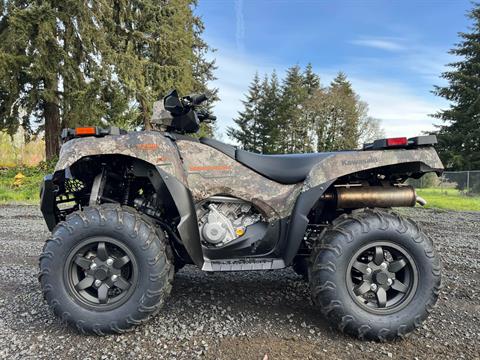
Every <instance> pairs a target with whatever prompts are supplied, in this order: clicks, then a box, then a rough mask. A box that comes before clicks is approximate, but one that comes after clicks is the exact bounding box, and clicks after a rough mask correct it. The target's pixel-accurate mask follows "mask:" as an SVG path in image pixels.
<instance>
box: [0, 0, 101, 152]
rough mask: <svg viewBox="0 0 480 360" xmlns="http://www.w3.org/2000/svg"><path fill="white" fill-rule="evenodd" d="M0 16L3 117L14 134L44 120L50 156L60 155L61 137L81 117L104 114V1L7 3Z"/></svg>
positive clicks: (0, 104)
mask: <svg viewBox="0 0 480 360" xmlns="http://www.w3.org/2000/svg"><path fill="white" fill-rule="evenodd" d="M5 4H6V5H5V8H4V9H3V12H2V15H1V18H0V119H2V120H1V121H2V123H1V124H0V126H1V128H6V129H8V130H9V132H10V133H12V132H14V131H16V129H17V128H18V126H20V125H22V126H23V127H25V128H26V129H27V130H30V131H31V130H32V127H33V126H34V124H32V123H31V119H36V120H37V121H42V122H43V124H42V126H41V129H43V130H44V131H45V142H46V155H47V158H48V159H50V158H52V157H53V156H55V155H56V154H57V153H58V149H59V142H58V135H59V132H60V129H61V127H62V126H67V125H68V124H69V123H70V122H71V121H74V120H76V119H77V118H78V117H79V116H89V115H98V114H99V113H102V108H103V107H104V101H103V99H102V97H101V95H100V89H101V87H102V81H101V79H102V78H104V77H105V71H106V70H105V68H104V67H103V66H102V59H101V52H102V51H103V49H104V47H105V43H104V42H103V39H104V37H103V35H102V29H101V27H100V26H99V25H98V17H97V14H98V13H100V10H99V7H101V6H102V5H103V2H92V3H88V4H87V3H84V2H81V1H77V2H57V1H51V0H49V1H48V0H47V1H40V2H39V1H33V0H30V1H29V0H26V1H6V2H5Z"/></svg>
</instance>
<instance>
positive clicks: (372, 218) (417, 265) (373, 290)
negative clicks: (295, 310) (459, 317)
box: [309, 210, 440, 340]
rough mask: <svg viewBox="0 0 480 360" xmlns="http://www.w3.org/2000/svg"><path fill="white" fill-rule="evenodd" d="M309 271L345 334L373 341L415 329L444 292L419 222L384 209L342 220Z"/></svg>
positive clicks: (319, 298)
mask: <svg viewBox="0 0 480 360" xmlns="http://www.w3.org/2000/svg"><path fill="white" fill-rule="evenodd" d="M309 273H310V287H311V291H312V297H313V300H314V302H315V303H316V304H318V305H319V306H320V309H321V311H322V312H323V314H324V315H325V316H326V317H327V318H328V319H329V320H330V321H333V322H334V323H335V324H336V325H337V326H338V327H339V329H340V330H342V331H343V332H345V333H348V334H350V335H353V336H356V337H359V338H362V339H368V340H386V339H392V338H395V337H398V336H404V335H406V334H407V333H409V332H411V331H412V330H414V329H415V328H416V327H418V326H419V325H420V324H421V322H422V321H423V320H424V319H425V318H426V317H427V316H428V313H429V311H430V310H431V308H432V307H433V305H434V304H435V302H436V300H437V297H438V292H439V288H440V263H439V259H438V258H437V257H436V255H435V251H434V248H433V244H432V242H431V241H430V239H429V238H428V237H427V236H426V235H425V234H424V233H423V232H422V231H421V230H420V229H419V228H418V226H417V225H416V224H415V223H414V222H413V221H411V220H409V219H405V218H403V217H401V216H399V215H397V214H394V213H390V212H385V211H378V210H362V211H358V212H355V213H354V214H352V215H348V216H346V215H345V216H343V217H341V218H339V219H337V220H336V221H335V222H334V224H333V226H332V227H331V228H330V229H327V230H326V231H324V232H323V233H322V234H321V235H320V237H319V239H317V241H316V243H315V247H314V250H313V252H312V255H311V259H310V268H309Z"/></svg>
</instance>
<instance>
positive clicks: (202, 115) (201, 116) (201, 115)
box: [197, 110, 217, 122]
mask: <svg viewBox="0 0 480 360" xmlns="http://www.w3.org/2000/svg"><path fill="white" fill-rule="evenodd" d="M197 116H198V120H200V121H204V122H209V121H208V120H210V121H215V120H217V117H216V116H214V115H212V114H210V113H209V112H208V111H206V110H200V111H197Z"/></svg>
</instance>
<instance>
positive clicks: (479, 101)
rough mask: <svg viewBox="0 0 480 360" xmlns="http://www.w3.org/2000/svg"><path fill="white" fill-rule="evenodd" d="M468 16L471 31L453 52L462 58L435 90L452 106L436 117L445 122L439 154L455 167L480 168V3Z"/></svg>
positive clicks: (463, 37)
mask: <svg viewBox="0 0 480 360" xmlns="http://www.w3.org/2000/svg"><path fill="white" fill-rule="evenodd" d="M468 17H469V18H470V19H471V20H472V22H473V24H472V26H471V27H470V32H469V33H463V32H462V33H460V34H459V36H460V42H459V43H458V44H457V45H456V46H455V48H453V49H452V50H451V51H450V54H453V55H455V56H457V57H459V58H460V60H459V61H456V62H454V63H451V64H449V66H450V67H451V68H452V69H451V70H450V71H447V72H444V73H443V74H442V78H444V79H446V80H447V81H448V85H447V86H444V87H441V86H436V87H435V90H434V93H435V94H436V95H438V96H441V97H443V98H445V99H447V100H448V101H450V103H451V104H450V107H449V108H448V109H446V110H441V111H439V112H438V113H437V114H435V116H436V117H437V118H439V119H441V120H443V121H444V123H445V124H444V125H443V126H441V127H440V129H439V130H438V132H437V135H438V138H439V146H438V147H437V149H438V150H439V154H440V157H441V158H442V160H443V162H444V164H445V165H446V166H447V167H449V168H452V169H454V170H474V169H479V168H480V47H479V44H480V4H475V5H474V8H473V9H472V10H471V12H470V13H469V15H468Z"/></svg>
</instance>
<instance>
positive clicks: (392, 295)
mask: <svg viewBox="0 0 480 360" xmlns="http://www.w3.org/2000/svg"><path fill="white" fill-rule="evenodd" d="M204 100H206V96H204V95H196V96H187V97H184V98H180V97H179V96H178V94H177V92H176V91H172V92H171V93H170V94H168V95H167V96H166V97H165V98H164V99H163V100H162V101H160V102H157V103H156V104H155V106H154V115H153V118H152V122H153V123H154V124H156V127H157V128H158V130H155V131H140V132H126V131H123V130H120V129H118V128H109V129H102V128H99V127H87V128H77V129H65V130H64V131H63V133H62V138H63V141H64V143H63V146H62V149H61V153H60V158H59V161H58V163H57V165H56V169H55V172H54V173H53V174H51V175H47V176H46V177H45V179H44V183H43V186H42V191H41V210H42V212H43V215H44V217H45V221H46V223H47V225H48V227H49V229H50V230H51V231H52V236H51V237H50V239H48V240H47V242H46V244H45V247H44V250H43V254H42V255H41V257H40V282H41V286H42V289H43V292H44V295H45V298H46V301H47V302H48V304H49V305H50V306H51V308H52V309H53V311H54V312H55V314H56V315H57V316H58V317H60V318H61V319H62V320H64V321H66V322H68V323H69V324H71V325H73V326H75V327H76V328H77V329H78V330H80V331H82V332H93V333H96V334H99V335H101V334H106V333H116V332H123V331H124V330H127V329H129V328H131V327H133V326H134V325H137V324H140V323H142V322H144V321H145V320H147V319H148V318H149V317H150V316H151V315H153V314H155V313H156V312H157V311H159V310H160V309H161V307H162V305H163V304H164V302H165V299H166V298H167V296H168V295H169V293H170V290H171V287H172V282H173V278H174V272H175V271H176V270H178V269H180V268H181V267H182V266H184V265H185V264H194V265H195V266H197V267H198V268H199V269H201V270H203V271H248V270H276V269H283V268H286V267H288V266H293V268H294V269H295V270H296V271H297V272H299V273H300V274H302V275H303V276H304V277H305V278H306V279H307V280H308V281H309V283H310V288H311V294H312V298H313V302H314V304H316V306H318V309H319V311H321V312H322V313H323V314H324V316H325V317H326V318H327V319H328V320H329V321H331V323H332V324H335V325H336V326H337V327H338V328H339V329H340V330H341V331H343V332H345V333H348V334H351V335H353V336H356V337H359V338H362V339H375V340H384V339H392V338H395V337H397V336H403V335H405V334H407V333H409V332H411V331H412V330H414V329H415V328H416V327H418V326H419V325H420V324H421V322H422V321H423V320H424V319H425V318H426V317H427V316H428V313H429V311H430V310H431V308H432V307H433V305H434V304H435V302H436V300H437V297H438V290H439V287H440V263H439V259H438V257H437V255H436V254H435V250H434V247H433V245H432V241H431V240H430V239H429V238H428V237H427V236H426V235H425V234H424V233H423V232H422V230H421V229H420V227H419V226H418V225H417V224H416V223H415V222H414V221H412V220H410V219H407V218H405V217H403V216H401V215H398V214H396V213H394V212H392V211H391V210H390V208H392V207H402V206H403V207H407V206H414V205H415V204H416V203H420V204H424V200H423V199H421V198H420V197H418V196H417V195H416V193H415V190H414V189H413V188H412V187H411V186H408V185H406V184H405V180H407V179H409V178H419V177H421V176H422V175H423V174H425V173H429V172H435V173H437V174H439V173H441V172H442V169H443V166H442V163H441V162H440V160H439V158H438V156H437V153H436V151H435V150H434V148H433V144H434V143H435V142H436V139H435V137H433V136H419V137H415V138H411V139H406V138H391V139H383V140H377V141H375V142H373V143H372V144H367V145H365V146H364V149H363V150H355V151H341V152H330V153H313V154H295V155H261V154H255V153H251V152H247V151H244V150H241V149H239V148H236V147H235V146H231V145H228V144H224V143H222V142H220V141H217V140H213V139H208V138H200V139H197V138H194V137H190V136H187V135H185V134H186V133H195V132H196V131H198V129H199V124H200V122H202V121H212V120H214V117H213V116H211V115H210V114H208V113H207V112H205V111H202V110H200V108H199V107H198V106H199V105H200V104H201V103H202V102H203V101H204Z"/></svg>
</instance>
